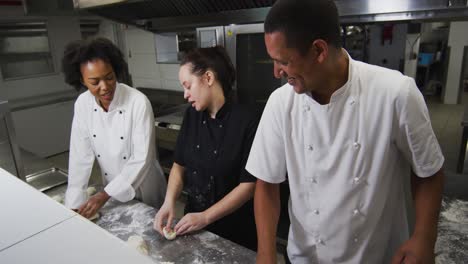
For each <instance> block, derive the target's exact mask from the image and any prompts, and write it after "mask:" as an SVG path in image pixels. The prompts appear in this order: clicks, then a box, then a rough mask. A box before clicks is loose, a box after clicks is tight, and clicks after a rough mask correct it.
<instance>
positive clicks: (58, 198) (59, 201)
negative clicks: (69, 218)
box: [52, 195, 63, 204]
mask: <svg viewBox="0 0 468 264" xmlns="http://www.w3.org/2000/svg"><path fill="white" fill-rule="evenodd" d="M52 199H54V200H55V201H56V202H57V203H61V204H63V197H62V196H61V195H55V196H52Z"/></svg>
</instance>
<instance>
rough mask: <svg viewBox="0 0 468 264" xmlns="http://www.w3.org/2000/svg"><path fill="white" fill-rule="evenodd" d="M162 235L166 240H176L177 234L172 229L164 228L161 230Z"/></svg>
mask: <svg viewBox="0 0 468 264" xmlns="http://www.w3.org/2000/svg"><path fill="white" fill-rule="evenodd" d="M163 234H164V237H165V238H166V239H167V240H174V238H176V236H177V234H176V232H175V231H174V230H172V229H168V228H166V227H164V228H163Z"/></svg>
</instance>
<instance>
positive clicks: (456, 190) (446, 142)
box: [48, 93, 468, 263]
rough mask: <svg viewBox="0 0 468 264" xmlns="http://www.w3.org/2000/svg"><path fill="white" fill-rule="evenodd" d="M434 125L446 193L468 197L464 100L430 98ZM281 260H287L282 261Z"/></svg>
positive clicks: (95, 178)
mask: <svg viewBox="0 0 468 264" xmlns="http://www.w3.org/2000/svg"><path fill="white" fill-rule="evenodd" d="M427 103H428V109H429V113H430V116H431V121H432V127H433V129H434V132H435V134H436V136H437V139H438V141H439V144H440V146H441V148H442V152H443V153H444V156H445V166H444V171H445V175H446V181H445V190H444V195H445V196H447V197H451V198H457V199H462V200H468V191H467V190H468V162H467V161H465V170H464V173H462V174H458V173H456V166H457V161H458V155H459V153H458V152H459V148H460V141H461V134H462V127H461V125H460V122H461V119H462V117H463V111H464V104H458V105H444V104H441V103H440V100H438V99H434V98H427ZM463 103H468V94H467V93H464V96H463ZM48 160H49V161H50V162H52V163H53V164H54V165H55V166H56V167H58V168H62V169H65V170H68V152H65V153H62V154H59V155H55V156H52V157H49V158H48ZM100 184H102V183H101V177H100V170H99V166H98V165H97V164H95V166H94V168H93V170H92V174H91V178H90V185H100ZM183 207H184V203H183V199H181V201H179V203H178V205H177V214H178V216H179V217H180V216H182V215H183ZM280 263H283V262H282V261H281V262H280Z"/></svg>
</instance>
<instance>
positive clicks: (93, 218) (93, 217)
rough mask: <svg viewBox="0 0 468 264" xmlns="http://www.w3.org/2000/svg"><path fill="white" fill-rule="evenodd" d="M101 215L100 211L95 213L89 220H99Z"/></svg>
mask: <svg viewBox="0 0 468 264" xmlns="http://www.w3.org/2000/svg"><path fill="white" fill-rule="evenodd" d="M99 217H101V214H100V213H95V214H94V215H93V216H91V217H90V218H88V220H89V221H95V220H98V218H99Z"/></svg>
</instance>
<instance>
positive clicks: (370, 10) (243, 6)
mask: <svg viewBox="0 0 468 264" xmlns="http://www.w3.org/2000/svg"><path fill="white" fill-rule="evenodd" d="M70 1H72V0H70ZM73 1H74V6H75V8H78V9H86V10H88V11H89V12H91V13H93V14H96V15H99V16H103V17H106V18H109V19H111V20H114V21H118V22H121V23H126V24H132V25H136V26H138V27H141V28H143V29H146V30H150V31H153V32H167V31H177V30H179V29H184V28H195V27H203V26H216V25H228V24H247V23H258V22H263V21H264V19H265V17H266V14H267V13H268V10H269V9H270V7H271V6H272V5H273V3H274V2H275V1H276V0H106V1H95V0H73ZM310 1H313V0H310ZM85 2H88V4H89V2H93V3H92V5H88V6H87V5H86V3H85ZM112 2H118V3H112ZM335 2H336V4H337V6H338V9H339V13H340V19H341V22H342V23H343V24H351V23H375V22H384V21H410V20H418V21H427V20H431V21H448V20H467V19H468V8H467V0H417V1H415V0H392V1H382V0H336V1H335ZM80 3H81V4H80ZM90 6H92V7H90Z"/></svg>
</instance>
